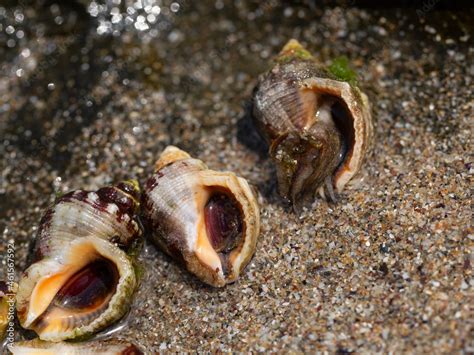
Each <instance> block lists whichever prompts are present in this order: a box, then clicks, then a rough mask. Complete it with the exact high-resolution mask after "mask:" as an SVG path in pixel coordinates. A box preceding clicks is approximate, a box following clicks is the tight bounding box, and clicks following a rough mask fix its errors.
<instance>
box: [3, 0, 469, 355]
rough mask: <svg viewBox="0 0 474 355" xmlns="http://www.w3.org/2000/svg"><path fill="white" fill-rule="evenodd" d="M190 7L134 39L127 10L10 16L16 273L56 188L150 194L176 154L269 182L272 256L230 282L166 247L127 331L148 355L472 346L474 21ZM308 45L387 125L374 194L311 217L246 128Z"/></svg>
mask: <svg viewBox="0 0 474 355" xmlns="http://www.w3.org/2000/svg"><path fill="white" fill-rule="evenodd" d="M7 3H8V2H7ZM24 3H25V2H22V4H24ZM153 3H155V2H153ZM178 3H180V4H181V6H180V7H179V8H178V9H177V11H176V12H173V11H170V10H169V9H170V2H169V1H165V3H164V4H161V5H160V13H159V14H156V12H157V10H156V8H154V10H153V8H149V9H148V12H147V11H146V10H144V9H142V10H140V9H138V10H136V12H135V13H133V14H132V15H130V19H131V20H130V21H131V22H129V25H127V26H125V27H123V26H122V27H123V28H122V27H121V25H120V24H121V23H123V21H122V22H120V21H118V22H116V23H114V24H112V23H111V22H110V23H111V25H110V26H109V25H107V23H108V21H109V20H111V19H112V17H111V16H110V15H107V14H109V13H110V12H111V8H109V9H107V10H104V11H102V12H101V11H99V10H97V11H96V10H95V9H94V7H93V6H92V7H89V10H86V8H85V7H83V6H82V5H74V6H73V5H70V6H63V7H59V6H52V7H41V6H39V5H34V6H29V5H23V6H21V5H20V6H13V5H8V4H7V6H6V8H0V24H1V25H2V27H1V28H0V42H1V46H0V60H1V65H2V75H1V76H0V115H1V116H0V117H1V118H0V130H1V137H2V141H3V142H2V144H1V145H0V152H1V154H0V165H1V167H2V175H1V180H0V194H1V195H0V218H1V219H0V227H1V228H2V230H3V237H2V243H1V244H0V250H1V251H2V254H0V258H2V262H3V263H5V262H6V260H5V256H4V255H5V253H3V251H5V248H6V243H7V241H10V240H14V241H15V245H16V265H17V271H18V275H17V276H18V277H19V275H20V271H21V270H22V269H24V268H25V266H26V255H27V252H28V246H29V243H30V242H31V240H32V238H33V236H34V234H35V231H36V229H37V227H38V222H39V219H40V217H41V214H42V213H43V211H44V210H45V208H46V207H47V206H48V205H49V204H50V203H52V201H53V200H54V197H55V195H56V194H57V193H63V192H66V191H69V190H72V189H78V188H88V189H96V188H98V187H99V186H101V185H104V184H107V183H111V182H114V181H119V180H120V179H123V178H131V177H136V178H138V179H139V180H140V181H141V182H144V181H145V179H146V178H147V176H148V175H149V174H150V173H151V172H152V168H153V163H154V161H155V160H156V158H157V157H158V155H159V153H160V152H161V151H162V150H163V149H164V147H165V146H166V145H168V144H175V145H178V146H180V147H181V148H184V149H187V150H188V151H189V152H190V153H191V154H193V155H194V156H196V157H199V158H201V159H203V160H204V161H205V162H206V163H207V164H208V165H209V166H210V167H211V168H213V169H219V170H232V171H235V172H236V173H237V174H239V175H241V176H243V177H245V178H247V179H249V181H250V182H251V183H253V184H254V185H256V186H257V187H258V189H259V191H260V193H261V209H262V216H261V217H262V233H261V237H260V241H259V243H258V247H257V252H256V255H255V257H254V258H253V260H252V262H251V263H250V265H249V266H248V268H247V269H246V270H245V272H244V273H243V274H242V276H241V279H240V280H239V281H238V282H236V283H235V284H233V285H229V286H227V287H225V288H223V289H212V288H209V287H206V286H203V285H202V284H201V283H200V282H199V281H197V280H196V279H195V278H194V277H192V276H191V275H189V274H188V273H187V272H186V271H184V270H182V269H181V268H180V267H179V266H178V265H177V264H176V263H174V262H173V261H172V260H170V259H169V258H168V257H166V256H165V255H164V254H163V253H161V252H160V251H157V250H156V249H155V248H154V247H153V246H151V245H148V246H147V247H146V249H145V250H144V252H143V253H142V255H141V261H142V263H143V265H144V270H145V275H144V279H143V280H142V284H141V287H140V290H139V291H138V293H137V295H136V299H135V303H134V305H133V307H132V311H131V314H130V317H129V321H128V325H127V327H125V328H123V329H122V330H121V331H120V332H118V333H116V334H117V335H118V336H120V337H123V338H126V339H128V340H131V341H134V342H136V343H137V344H139V345H141V346H142V348H144V349H148V350H149V351H150V352H152V351H156V350H170V351H171V350H172V351H183V350H184V351H192V350H200V351H206V350H211V351H219V350H222V351H229V350H243V351H247V350H274V351H278V350H293V351H310V350H315V349H319V350H329V351H331V352H335V351H339V352H341V353H344V352H348V351H357V352H367V351H370V352H382V351H383V352H386V351H393V352H402V351H416V352H419V353H421V352H452V351H455V350H457V351H459V350H463V349H464V351H466V352H472V351H473V349H474V344H473V342H472V328H471V327H472V312H471V313H470V311H469V309H470V308H471V309H472V302H473V301H472V286H473V284H474V281H473V279H472V256H470V255H469V247H472V240H473V235H472V225H471V218H472V210H471V196H470V188H471V181H472V172H473V167H472V151H473V149H472V141H471V136H472V119H473V101H472V98H473V93H472V86H473V83H472V76H473V73H474V67H473V64H472V63H473V60H472V59H473V53H472V51H473V47H472V38H471V37H469V35H468V33H471V34H472V33H473V31H472V24H471V25H469V22H471V23H472V16H473V13H472V11H468V10H466V11H462V12H458V13H456V14H453V13H448V12H440V11H436V8H435V10H428V11H421V12H418V14H417V11H416V10H417V9H416V8H412V9H408V10H405V11H401V10H397V9H391V10H380V9H370V8H346V7H344V6H343V7H334V6H328V7H316V6H305V5H301V6H294V7H289V6H288V5H281V4H280V3H279V2H277V1H265V2H261V4H260V5H259V6H257V5H251V4H248V3H247V2H239V3H238V5H229V4H228V3H227V2H220V1H218V2H216V3H214V2H209V3H208V2H203V3H201V2H199V3H200V4H199V5H195V4H191V2H190V1H184V2H180V1H178ZM155 5H156V6H158V2H156V4H155ZM3 6H5V5H3ZM173 6H174V10H176V5H173ZM15 10H16V12H15ZM126 10H127V8H126V6H125V7H122V8H120V11H121V12H125V11H126ZM120 11H119V12H120ZM140 11H141V12H140ZM153 11H155V12H153ZM144 12H146V14H144V15H143V13H144ZM91 14H92V15H96V16H95V17H94V16H91ZM141 14H142V15H143V16H144V18H146V22H147V21H150V22H149V27H150V28H148V29H147V28H144V27H143V26H142V25H137V26H136V23H137V22H140V21H141V20H140V21H139V20H138V16H139V15H141ZM150 14H152V15H153V14H154V16H155V18H154V19H155V22H154V23H153V21H151V20H153V18H149V17H147V16H148V15H150ZM124 18H125V16H124ZM142 23H145V22H142ZM147 23H148V22H147ZM8 26H12V28H9V27H8ZM108 26H109V27H108ZM140 28H141V29H143V31H140V30H139V29H140ZM109 29H111V30H115V31H116V34H117V36H111V35H108V34H101V33H102V32H104V31H105V32H107V31H108V30H109ZM19 31H21V33H20V34H19ZM292 37H294V38H297V39H299V40H300V41H301V42H302V43H303V44H305V45H306V46H307V47H308V49H309V50H310V51H312V52H313V53H314V54H315V55H316V56H317V57H318V58H319V59H320V60H321V61H323V62H327V63H329V62H330V60H331V58H333V57H335V56H339V55H346V56H348V57H349V58H350V60H351V62H352V63H353V66H354V67H355V68H356V69H357V70H358V71H359V73H360V78H361V81H362V82H365V83H367V84H368V85H367V91H368V94H369V96H370V98H371V100H372V103H373V106H374V107H373V109H374V114H375V116H376V118H377V126H376V144H375V148H374V151H373V153H372V155H371V156H370V158H369V159H368V160H367V162H366V164H365V167H364V169H363V171H362V174H361V175H360V177H361V179H360V182H359V184H358V185H356V186H352V187H349V188H348V189H347V190H346V191H345V192H344V193H343V195H342V196H341V197H340V200H339V201H338V202H337V203H336V204H332V203H327V202H325V201H323V200H321V199H318V200H316V201H315V203H314V205H313V206H312V208H311V209H308V210H306V211H304V212H303V213H302V215H301V216H297V215H295V214H294V213H292V212H291V211H290V210H289V209H288V208H287V207H285V206H284V205H283V204H282V202H281V200H280V199H279V198H278V196H277V194H276V192H275V182H274V170H273V168H272V164H271V163H270V161H269V160H268V159H267V158H266V157H265V156H264V155H262V154H259V153H258V152H257V151H255V149H253V148H255V147H258V141H256V140H255V139H254V137H253V133H252V131H251V127H249V126H248V125H247V124H246V118H245V117H246V111H247V107H248V102H249V98H250V96H251V91H252V88H253V86H254V84H255V80H256V76H257V75H258V74H259V73H261V72H262V71H264V70H265V68H267V64H268V61H269V59H270V58H271V57H272V56H273V55H275V54H276V53H277V52H278V51H279V50H280V48H281V47H282V45H284V43H285V42H286V41H287V40H288V39H289V38H292ZM12 41H13V42H12ZM238 137H240V138H238ZM5 270H6V268H5V267H2V268H0V275H2V274H3V275H4V273H5ZM469 318H471V319H470V320H469ZM470 332H471V333H470ZM17 336H18V337H21V336H23V333H21V332H19V331H18V332H17Z"/></svg>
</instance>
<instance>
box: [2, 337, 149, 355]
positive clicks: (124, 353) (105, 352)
mask: <svg viewBox="0 0 474 355" xmlns="http://www.w3.org/2000/svg"><path fill="white" fill-rule="evenodd" d="M8 350H10V351H11V353H12V354H13V355H32V354H38V355H40V354H42V355H45V354H51V355H53V354H61V355H98V354H100V355H142V354H143V352H142V351H141V350H140V349H139V348H138V347H137V346H136V345H134V344H132V343H130V342H128V341H125V340H119V339H107V340H101V341H87V342H83V343H67V342H59V343H51V342H47V341H42V340H39V339H35V340H30V341H20V342H17V343H13V344H11V345H9V346H8Z"/></svg>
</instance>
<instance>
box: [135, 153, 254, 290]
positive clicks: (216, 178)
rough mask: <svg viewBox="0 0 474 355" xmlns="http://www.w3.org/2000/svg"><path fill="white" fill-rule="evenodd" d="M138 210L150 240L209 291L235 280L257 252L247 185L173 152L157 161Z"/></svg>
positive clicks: (231, 175)
mask: <svg viewBox="0 0 474 355" xmlns="http://www.w3.org/2000/svg"><path fill="white" fill-rule="evenodd" d="M142 206H143V216H144V222H145V224H146V225H147V226H148V228H149V230H150V231H151V237H152V239H153V241H154V242H155V243H156V244H158V245H159V246H160V247H161V248H162V249H163V250H164V251H165V252H166V253H168V254H169V255H171V256H174V257H176V258H177V259H179V260H180V261H182V262H184V264H185V265H186V267H187V269H188V270H189V271H190V272H192V273H193V274H195V275H196V276H197V277H198V278H200V279H201V280H202V281H204V282H206V283H208V284H210V285H212V286H224V285H225V284H227V283H229V282H233V281H235V280H236V279H237V278H238V276H239V274H240V272H241V271H242V270H243V269H244V267H245V266H246V265H247V263H248V262H249V261H250V259H251V258H252V256H253V254H254V252H255V248H256V243H257V238H258V234H259V230H260V216H259V207H258V204H257V200H256V198H255V195H254V193H253V191H252V189H251V188H250V186H249V184H248V183H247V181H246V180H244V179H243V178H240V177H237V176H236V175H235V174H234V173H231V172H217V171H213V170H209V169H208V168H207V166H206V165H205V164H204V163H203V162H202V161H201V160H198V159H193V158H191V157H190V156H189V154H187V153H186V152H184V151H182V150H180V149H178V148H176V147H173V146H169V147H168V148H166V149H165V151H164V152H163V153H162V155H161V156H160V159H159V160H158V162H157V163H156V170H155V173H154V175H153V176H152V177H150V178H149V179H148V181H147V183H146V184H145V188H144V193H143V198H142Z"/></svg>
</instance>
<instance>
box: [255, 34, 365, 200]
mask: <svg viewBox="0 0 474 355" xmlns="http://www.w3.org/2000/svg"><path fill="white" fill-rule="evenodd" d="M345 74H347V71H346V70H344V68H342V70H341V68H340V67H337V66H336V67H331V68H326V67H322V66H321V65H319V64H318V63H317V62H316V60H315V58H314V57H313V56H312V55H311V54H310V53H309V52H308V51H307V50H306V49H304V48H303V47H302V46H301V45H300V44H299V43H298V42H297V41H296V40H290V41H289V42H288V43H287V44H286V45H285V47H284V48H283V50H282V51H281V52H280V54H279V55H278V57H277V58H276V60H275V65H274V66H273V68H272V69H271V70H270V71H269V72H268V73H265V74H264V75H262V76H261V77H260V78H259V82H258V84H257V87H256V88H255V91H254V97H253V99H254V100H253V115H254V119H255V121H256V123H257V126H258V128H259V131H260V132H261V134H262V136H263V137H264V138H265V140H266V141H267V143H268V144H269V154H270V156H271V158H272V159H273V160H274V161H275V164H276V168H277V179H278V189H279V192H280V194H281V195H282V196H283V197H284V198H286V199H288V200H290V201H291V202H293V204H296V205H302V204H305V203H307V202H312V201H313V199H314V193H315V192H316V191H319V192H320V194H321V195H323V196H324V195H326V193H327V194H328V195H329V197H331V198H332V199H333V200H334V199H335V193H334V192H336V193H340V192H341V191H342V190H343V189H344V186H345V185H346V184H347V183H348V181H349V180H351V178H352V177H353V176H354V175H355V174H356V173H357V172H358V171H359V169H360V167H361V165H362V162H363V160H364V157H365V155H366V152H367V149H368V147H369V145H370V142H371V140H372V135H373V134H372V132H373V124H372V116H371V112H370V105H369V101H368V98H367V96H366V95H365V94H364V93H363V92H362V91H361V90H360V89H359V87H358V86H357V83H356V82H355V81H354V80H352V79H353V78H352V76H351V75H345ZM324 187H325V188H326V191H325V189H324Z"/></svg>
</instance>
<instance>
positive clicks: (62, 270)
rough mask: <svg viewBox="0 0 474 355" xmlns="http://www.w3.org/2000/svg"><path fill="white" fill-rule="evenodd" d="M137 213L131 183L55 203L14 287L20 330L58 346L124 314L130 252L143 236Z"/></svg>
mask: <svg viewBox="0 0 474 355" xmlns="http://www.w3.org/2000/svg"><path fill="white" fill-rule="evenodd" d="M138 207H139V188H138V183H137V182H136V181H134V180H133V181H132V180H130V181H125V182H122V183H119V184H118V185H116V186H107V187H103V188H101V189H99V190H97V191H83V190H78V191H73V192H70V193H68V194H66V195H64V196H62V197H60V198H59V199H58V200H56V201H55V203H54V205H53V206H52V207H51V208H50V209H49V210H48V211H47V212H46V213H45V215H44V216H43V218H42V220H41V222H40V226H39V229H38V234H37V237H36V242H35V245H34V257H35V261H34V262H33V264H32V265H31V266H30V267H28V269H27V270H26V271H25V272H24V274H23V276H22V278H21V280H20V283H19V287H18V293H17V297H16V300H17V302H16V303H17V314H18V319H19V321H20V324H21V325H22V327H24V328H28V329H32V330H34V331H35V332H36V333H37V334H38V335H39V337H40V338H41V339H42V340H49V341H61V340H65V339H74V338H78V337H86V336H89V335H91V334H93V333H95V332H97V331H99V330H101V329H103V328H105V327H106V326H108V325H109V324H111V323H113V322H115V321H117V320H118V319H120V318H121V317H122V316H123V315H124V314H125V313H126V311H127V310H128V308H129V306H130V303H131V299H132V297H131V296H132V294H133V292H134V290H135V287H136V285H137V277H136V274H135V267H134V263H133V259H132V256H131V254H133V253H134V251H135V248H137V247H138V245H139V244H140V241H141V239H142V238H141V237H142V235H143V231H142V227H141V225H140V224H139V222H138V221H137V211H138Z"/></svg>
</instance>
